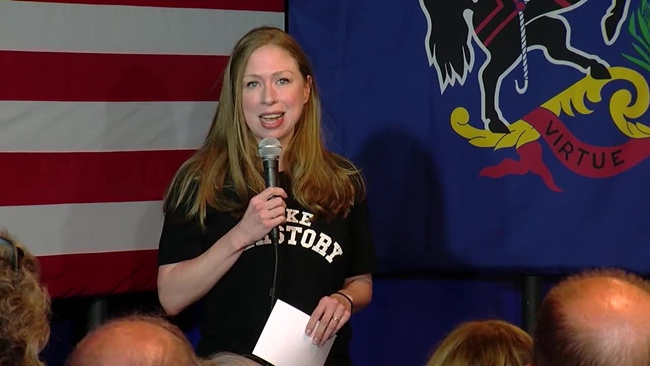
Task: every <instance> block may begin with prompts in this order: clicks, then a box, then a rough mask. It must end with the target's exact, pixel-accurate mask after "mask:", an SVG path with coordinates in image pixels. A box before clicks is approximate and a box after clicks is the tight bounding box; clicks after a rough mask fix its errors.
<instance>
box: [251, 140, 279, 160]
mask: <svg viewBox="0 0 650 366" xmlns="http://www.w3.org/2000/svg"><path fill="white" fill-rule="evenodd" d="M281 152H282V145H281V144H280V141H278V139H276V138H273V137H266V138H264V139H262V141H260V143H259V145H258V146H257V153H258V154H259V155H260V157H261V158H262V159H277V158H279V157H280V153H281Z"/></svg>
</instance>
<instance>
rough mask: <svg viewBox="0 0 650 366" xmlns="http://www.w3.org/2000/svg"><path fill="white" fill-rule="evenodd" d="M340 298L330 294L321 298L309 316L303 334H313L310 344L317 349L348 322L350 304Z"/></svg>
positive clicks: (337, 295)
mask: <svg viewBox="0 0 650 366" xmlns="http://www.w3.org/2000/svg"><path fill="white" fill-rule="evenodd" d="M341 296H342V295H339V294H332V295H330V296H325V297H323V298H322V299H320V302H319V303H318V306H316V309H314V312H313V313H312V314H311V318H310V319H309V322H308V323H307V329H306V330H305V333H306V334H307V335H310V334H312V333H313V334H314V336H313V337H312V342H313V343H314V344H315V345H317V346H318V347H322V346H323V345H324V344H325V342H327V340H328V339H330V338H331V337H332V336H334V335H335V334H336V332H338V331H339V330H340V329H341V328H342V327H343V325H344V324H345V323H347V322H348V320H350V314H351V310H352V309H349V306H350V303H349V302H348V301H347V300H345V299H342V298H341ZM316 322H318V324H316Z"/></svg>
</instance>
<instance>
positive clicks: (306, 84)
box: [303, 75, 312, 104]
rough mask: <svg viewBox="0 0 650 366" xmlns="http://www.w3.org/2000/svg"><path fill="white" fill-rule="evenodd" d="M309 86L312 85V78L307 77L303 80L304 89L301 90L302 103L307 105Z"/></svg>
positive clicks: (309, 92)
mask: <svg viewBox="0 0 650 366" xmlns="http://www.w3.org/2000/svg"><path fill="white" fill-rule="evenodd" d="M311 85H312V78H311V75H307V77H306V78H305V89H304V90H303V99H304V102H303V104H304V103H307V101H308V100H309V95H310V94H311Z"/></svg>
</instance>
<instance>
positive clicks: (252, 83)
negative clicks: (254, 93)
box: [246, 81, 260, 88]
mask: <svg viewBox="0 0 650 366" xmlns="http://www.w3.org/2000/svg"><path fill="white" fill-rule="evenodd" d="M258 85H260V83H258V82H257V81H249V82H247V83H246V87H247V88H254V87H256V86H258Z"/></svg>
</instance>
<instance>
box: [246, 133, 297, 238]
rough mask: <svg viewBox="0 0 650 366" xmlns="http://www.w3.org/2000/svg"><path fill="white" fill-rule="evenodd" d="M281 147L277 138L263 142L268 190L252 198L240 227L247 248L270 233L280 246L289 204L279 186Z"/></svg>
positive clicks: (259, 149)
mask: <svg viewBox="0 0 650 366" xmlns="http://www.w3.org/2000/svg"><path fill="white" fill-rule="evenodd" d="M281 152H282V146H281V145H280V141H278V140H277V139H274V138H271V137H267V138H265V139H263V140H262V141H260V143H259V146H258V153H259V155H260V157H261V158H262V163H263V165H264V181H265V184H266V187H267V188H266V189H265V190H263V191H262V192H261V193H259V194H258V195H256V196H255V197H253V198H251V200H250V202H249V203H248V207H247V208H246V212H245V213H244V216H243V217H242V219H241V221H240V222H239V223H238V224H237V226H238V227H239V228H240V231H241V233H242V234H243V237H244V238H246V244H245V245H246V246H248V245H250V244H253V243H255V242H256V241H258V240H260V239H262V238H264V236H266V234H269V231H270V236H271V240H272V241H274V243H275V244H277V240H278V225H281V224H283V223H284V222H285V221H286V217H285V212H286V207H287V205H286V204H285V203H284V199H286V198H287V193H286V192H285V191H284V190H283V189H282V188H280V187H278V183H279V182H278V174H279V171H278V166H279V159H280V153H281Z"/></svg>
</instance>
